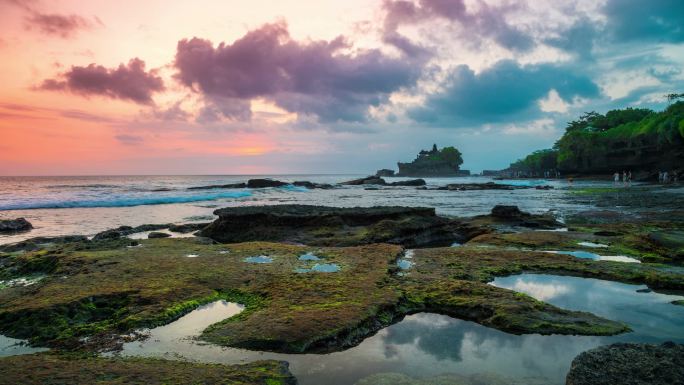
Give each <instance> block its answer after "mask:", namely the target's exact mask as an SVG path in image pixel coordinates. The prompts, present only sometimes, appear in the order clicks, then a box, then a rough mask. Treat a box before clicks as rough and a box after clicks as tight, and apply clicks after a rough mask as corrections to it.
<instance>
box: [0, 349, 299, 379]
mask: <svg viewBox="0 0 684 385" xmlns="http://www.w3.org/2000/svg"><path fill="white" fill-rule="evenodd" d="M0 367H2V368H3V375H2V378H0V383H3V384H27V385H34V384H36V385H37V384H47V383H56V382H55V381H57V382H58V383H65V384H94V383H97V384H112V385H114V384H143V383H144V384H154V385H161V384H167V385H175V384H178V385H180V384H230V385H246V384H250V385H275V384H279V385H294V384H296V383H297V381H296V380H295V378H294V377H293V376H292V374H290V373H289V371H288V369H287V364H286V363H284V362H278V361H257V362H253V363H249V364H243V365H218V364H200V363H192V362H183V361H168V360H160V359H150V358H101V357H96V356H90V355H84V354H68V355H66V354H51V353H42V354H32V355H24V356H14V357H4V358H0ZM56 379H58V380H56Z"/></svg>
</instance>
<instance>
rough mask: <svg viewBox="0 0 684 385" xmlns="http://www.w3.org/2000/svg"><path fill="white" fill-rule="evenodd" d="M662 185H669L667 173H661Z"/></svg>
mask: <svg viewBox="0 0 684 385" xmlns="http://www.w3.org/2000/svg"><path fill="white" fill-rule="evenodd" d="M663 183H664V184H668V183H670V176H669V175H667V171H663Z"/></svg>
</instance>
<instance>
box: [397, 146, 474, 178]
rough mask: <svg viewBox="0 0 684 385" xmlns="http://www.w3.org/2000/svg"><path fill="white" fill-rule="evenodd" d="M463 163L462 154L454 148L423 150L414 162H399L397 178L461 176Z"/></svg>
mask: <svg viewBox="0 0 684 385" xmlns="http://www.w3.org/2000/svg"><path fill="white" fill-rule="evenodd" d="M462 163H463V159H462V158H461V152H460V151H458V150H457V149H456V148H454V147H444V148H443V149H441V150H438V149H437V145H436V144H434V145H433V146H432V150H430V151H426V150H422V151H421V152H420V153H418V156H417V157H416V159H415V160H414V161H413V162H410V163H402V162H399V163H397V165H398V166H399V173H397V176H412V177H427V176H461V175H462V173H461V172H459V166H460V165H461V164H462Z"/></svg>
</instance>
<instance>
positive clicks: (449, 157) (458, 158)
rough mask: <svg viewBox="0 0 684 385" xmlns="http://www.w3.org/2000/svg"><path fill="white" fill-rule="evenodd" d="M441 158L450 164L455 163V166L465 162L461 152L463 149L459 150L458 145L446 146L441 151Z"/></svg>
mask: <svg viewBox="0 0 684 385" xmlns="http://www.w3.org/2000/svg"><path fill="white" fill-rule="evenodd" d="M439 156H440V158H441V159H442V160H443V161H445V162H448V163H449V164H451V165H453V166H454V167H459V166H460V165H462V164H463V157H462V154H461V151H458V149H456V147H452V146H449V147H444V148H443V149H442V150H441V151H440V152H439Z"/></svg>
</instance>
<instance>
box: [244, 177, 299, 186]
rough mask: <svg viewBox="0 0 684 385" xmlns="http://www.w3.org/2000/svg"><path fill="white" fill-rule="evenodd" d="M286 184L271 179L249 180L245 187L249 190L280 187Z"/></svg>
mask: <svg viewBox="0 0 684 385" xmlns="http://www.w3.org/2000/svg"><path fill="white" fill-rule="evenodd" d="M288 184H289V183H285V182H281V181H279V180H273V179H250V180H248V181H247V187H249V188H265V187H282V186H286V185H288Z"/></svg>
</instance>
